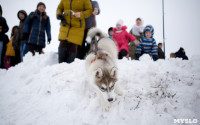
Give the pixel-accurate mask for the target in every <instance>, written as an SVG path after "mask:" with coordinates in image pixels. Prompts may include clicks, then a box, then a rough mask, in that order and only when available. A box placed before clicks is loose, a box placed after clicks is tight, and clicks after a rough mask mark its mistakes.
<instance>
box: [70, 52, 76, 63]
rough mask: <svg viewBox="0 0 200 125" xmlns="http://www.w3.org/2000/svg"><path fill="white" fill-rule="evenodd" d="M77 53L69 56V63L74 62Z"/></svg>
mask: <svg viewBox="0 0 200 125" xmlns="http://www.w3.org/2000/svg"><path fill="white" fill-rule="evenodd" d="M76 55H77V54H76V53H71V54H70V56H69V63H72V62H74V59H75V58H76Z"/></svg>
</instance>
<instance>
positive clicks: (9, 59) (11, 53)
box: [4, 26, 18, 69]
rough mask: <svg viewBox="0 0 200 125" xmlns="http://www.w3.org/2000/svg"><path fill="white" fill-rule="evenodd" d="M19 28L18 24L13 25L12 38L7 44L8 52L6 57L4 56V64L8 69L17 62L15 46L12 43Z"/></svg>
mask: <svg viewBox="0 0 200 125" xmlns="http://www.w3.org/2000/svg"><path fill="white" fill-rule="evenodd" d="M17 29H18V26H14V27H13V29H12V34H11V39H10V41H9V42H8V44H7V45H6V46H7V49H6V54H5V57H4V66H5V68H6V69H9V68H10V67H11V66H14V65H15V64H16V61H15V60H16V59H15V50H14V47H13V45H12V42H13V38H14V35H15V34H16V31H17Z"/></svg>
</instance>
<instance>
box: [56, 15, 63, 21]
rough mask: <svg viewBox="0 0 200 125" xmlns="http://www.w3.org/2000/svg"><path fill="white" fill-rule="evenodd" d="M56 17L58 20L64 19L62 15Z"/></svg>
mask: <svg viewBox="0 0 200 125" xmlns="http://www.w3.org/2000/svg"><path fill="white" fill-rule="evenodd" d="M56 17H57V19H58V20H62V19H64V17H63V15H61V14H57V16H56Z"/></svg>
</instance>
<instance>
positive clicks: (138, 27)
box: [129, 18, 144, 60]
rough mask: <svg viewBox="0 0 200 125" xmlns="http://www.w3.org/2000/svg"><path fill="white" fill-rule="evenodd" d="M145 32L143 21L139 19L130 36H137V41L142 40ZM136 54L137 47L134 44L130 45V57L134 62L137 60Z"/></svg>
mask: <svg viewBox="0 0 200 125" xmlns="http://www.w3.org/2000/svg"><path fill="white" fill-rule="evenodd" d="M143 30H144V26H143V21H142V19H141V18H137V19H136V24H135V25H134V26H133V27H132V29H131V30H130V34H132V35H133V36H135V37H136V39H137V40H140V39H141V38H142V35H143ZM135 52H136V45H135V44H133V43H132V42H130V44H129V57H131V59H132V60H133V59H135V58H136V57H135Z"/></svg>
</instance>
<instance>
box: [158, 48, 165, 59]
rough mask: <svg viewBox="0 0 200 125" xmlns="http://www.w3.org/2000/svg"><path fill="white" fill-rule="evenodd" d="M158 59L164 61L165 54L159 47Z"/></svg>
mask: <svg viewBox="0 0 200 125" xmlns="http://www.w3.org/2000/svg"><path fill="white" fill-rule="evenodd" d="M158 58H159V59H165V54H164V52H163V51H162V49H161V48H160V47H158Z"/></svg>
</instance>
